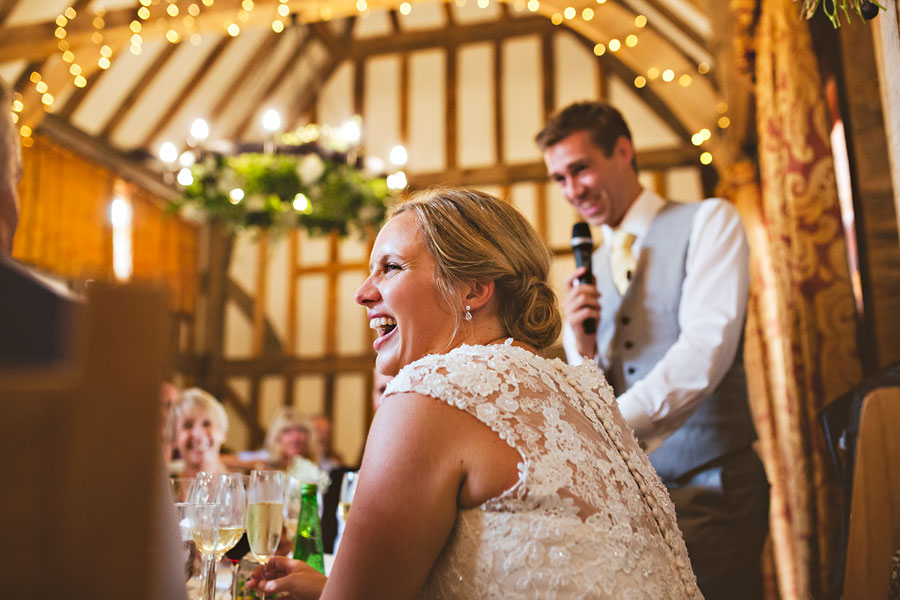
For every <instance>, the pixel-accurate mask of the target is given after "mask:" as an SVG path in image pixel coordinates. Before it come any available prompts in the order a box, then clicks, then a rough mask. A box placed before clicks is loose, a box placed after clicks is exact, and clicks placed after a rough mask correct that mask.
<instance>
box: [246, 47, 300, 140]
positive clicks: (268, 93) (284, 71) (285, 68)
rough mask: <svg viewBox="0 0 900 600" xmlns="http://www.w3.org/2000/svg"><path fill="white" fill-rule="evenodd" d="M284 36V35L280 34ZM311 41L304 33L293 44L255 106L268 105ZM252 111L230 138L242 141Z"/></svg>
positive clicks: (249, 122) (251, 120) (251, 118)
mask: <svg viewBox="0 0 900 600" xmlns="http://www.w3.org/2000/svg"><path fill="white" fill-rule="evenodd" d="M282 35H284V34H282ZM312 40H313V36H312V35H311V34H310V32H308V31H307V32H306V35H305V36H303V38H302V39H301V40H299V41H297V42H296V43H295V47H294V51H293V52H291V54H290V55H289V56H288V58H287V60H285V61H284V64H283V65H282V67H281V69H279V71H278V73H276V74H275V76H274V77H273V78H272V79H271V80H270V81H269V85H268V86H267V87H266V89H265V91H264V92H263V93H262V94H260V96H259V98H258V101H257V102H255V103H254V105H256V106H265V105H266V104H268V102H269V99H270V98H271V97H272V96H273V95H274V94H275V92H276V90H277V89H278V88H279V86H280V85H281V84H282V83H283V82H284V78H285V77H286V76H287V75H288V73H290V71H291V69H293V68H294V65H295V63H296V61H297V59H298V58H300V57H301V56H303V53H304V52H306V49H307V48H308V47H309V44H310V42H311V41H312ZM253 117H254V114H253V111H248V112H247V114H246V115H244V118H243V119H242V120H241V122H240V123H239V124H238V125H237V127H235V129H234V135H233V136H232V137H234V138H236V139H243V138H244V136H245V135H246V134H247V130H248V129H249V128H250V124H251V123H252V122H253Z"/></svg>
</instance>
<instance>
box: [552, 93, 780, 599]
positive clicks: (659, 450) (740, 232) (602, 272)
mask: <svg viewBox="0 0 900 600" xmlns="http://www.w3.org/2000/svg"><path fill="white" fill-rule="evenodd" d="M536 141H537V144H538V146H539V147H540V149H541V151H542V152H543V155H544V162H545V163H546V165H547V171H548V173H549V175H550V178H551V179H552V180H553V181H555V182H557V183H558V184H559V186H560V188H561V189H562V193H563V196H565V198H566V200H568V201H569V203H570V204H572V206H574V207H575V208H576V209H577V210H578V211H579V212H580V213H581V216H582V217H583V218H584V220H585V221H587V222H588V223H589V224H590V225H593V226H599V227H601V228H602V230H603V241H601V242H600V243H599V244H598V247H597V250H596V251H595V252H594V254H593V256H592V267H593V275H594V276H595V277H596V284H578V281H577V278H578V277H579V276H581V275H583V274H584V269H578V270H576V271H575V272H574V273H573V274H572V276H571V277H570V278H569V288H568V293H567V296H566V299H565V302H564V310H565V313H566V321H567V323H566V327H565V330H564V332H563V344H564V346H565V349H566V355H567V357H568V359H569V362H572V363H576V364H577V363H580V362H581V361H582V360H583V359H584V358H587V359H590V360H594V361H595V362H596V363H597V364H598V365H599V366H600V367H601V368H602V369H603V370H604V372H605V373H606V377H607V379H608V380H609V382H610V384H611V385H612V386H613V388H614V389H615V391H616V395H617V397H618V401H619V408H620V410H621V412H622V416H623V417H624V418H625V420H626V421H627V422H628V424H629V426H631V427H632V428H633V429H634V432H635V435H636V436H637V437H638V439H639V440H640V441H641V443H642V445H643V446H644V447H645V448H646V449H647V450H648V452H650V461H651V462H652V463H653V466H654V467H655V468H656V470H657V472H658V473H659V476H660V477H661V478H662V480H663V482H664V483H665V484H666V487H667V488H668V490H669V494H670V496H671V498H672V501H673V503H674V504H675V512H676V515H677V517H678V525H679V527H680V528H681V530H682V532H683V533H684V539H685V544H686V545H687V549H688V553H689V554H690V557H691V564H692V566H693V568H694V572H695V573H696V575H697V583H698V585H699V587H700V590H701V591H702V592H703V595H704V596H705V597H706V598H707V599H708V600H714V599H717V598H723V599H724V598H727V599H730V600H734V599H744V598H746V599H748V600H749V599H758V598H761V597H762V576H761V569H760V554H761V552H762V547H763V542H764V541H765V538H766V532H767V529H768V506H769V505H768V502H769V496H768V491H769V486H768V482H767V480H766V475H765V472H764V470H763V467H762V464H761V463H760V461H759V458H758V457H757V456H756V453H755V452H754V451H753V448H752V446H751V444H752V442H753V441H754V440H755V439H756V433H755V431H754V428H753V422H752V419H751V416H750V411H749V407H748V404H747V389H746V382H745V380H744V370H743V357H742V345H743V335H742V334H743V328H744V314H745V309H746V299H747V289H748V280H749V275H748V267H747V262H748V248H747V241H746V236H745V233H744V229H743V226H742V224H741V220H740V217H739V216H738V214H737V212H736V211H735V209H734V207H733V206H732V205H731V204H728V203H727V202H724V201H722V200H718V199H710V200H704V201H702V202H698V203H690V204H684V203H674V202H669V201H667V200H664V199H663V198H660V197H659V196H657V195H656V194H654V193H652V192H650V191H649V190H645V189H643V188H642V187H641V185H640V183H639V181H638V178H637V171H636V166H635V151H634V146H633V144H632V141H631V133H630V131H629V129H628V125H627V124H626V123H625V120H624V119H623V118H622V115H621V114H620V113H619V111H618V110H616V109H615V108H613V107H612V106H610V105H608V104H604V103H600V102H583V103H577V104H573V105H571V106H569V107H567V108H565V109H563V110H562V111H560V112H559V113H558V114H556V115H555V116H554V117H552V118H551V119H550V122H549V123H548V124H547V126H546V127H545V128H544V129H543V130H542V131H541V132H540V133H539V134H538V135H537V138H536ZM618 240H622V242H621V243H618ZM612 246H615V248H611V247H612ZM587 319H594V320H595V321H596V323H597V327H596V333H589V332H588V331H586V330H585V329H586V328H585V327H584V323H585V321H586V320H587Z"/></svg>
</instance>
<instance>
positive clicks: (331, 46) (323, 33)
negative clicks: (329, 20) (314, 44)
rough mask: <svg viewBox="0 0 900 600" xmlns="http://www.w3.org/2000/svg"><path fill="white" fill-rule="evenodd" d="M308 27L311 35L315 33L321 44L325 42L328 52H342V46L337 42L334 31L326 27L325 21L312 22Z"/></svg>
mask: <svg viewBox="0 0 900 600" xmlns="http://www.w3.org/2000/svg"><path fill="white" fill-rule="evenodd" d="M309 27H310V31H312V33H313V35H315V36H316V37H317V38H319V40H320V41H321V42H322V43H323V44H325V46H326V47H327V48H328V52H329V53H331V54H343V53H344V48H343V47H342V46H341V43H340V42H338V40H337V38H336V37H335V36H334V33H332V32H331V29H329V28H328V25H326V24H325V23H313V24H311V25H310V26H309Z"/></svg>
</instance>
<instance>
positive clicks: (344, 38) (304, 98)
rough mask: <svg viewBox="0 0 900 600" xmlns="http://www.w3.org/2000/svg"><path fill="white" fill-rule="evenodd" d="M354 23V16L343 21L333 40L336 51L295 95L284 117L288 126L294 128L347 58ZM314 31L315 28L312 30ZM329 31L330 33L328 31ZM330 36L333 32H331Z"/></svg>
mask: <svg viewBox="0 0 900 600" xmlns="http://www.w3.org/2000/svg"><path fill="white" fill-rule="evenodd" d="M355 25H356V18H355V17H349V18H347V20H346V22H345V23H344V31H343V33H342V35H341V40H340V42H338V41H337V40H336V41H335V44H336V46H335V47H336V48H337V50H338V53H336V54H335V53H332V54H330V55H329V57H328V60H326V61H325V64H324V65H323V66H322V68H321V69H319V72H318V74H317V75H316V76H315V77H313V84H312V85H310V86H307V87H305V88H304V89H302V90H301V91H300V94H299V95H298V96H297V99H296V100H295V101H294V102H293V104H292V106H293V107H294V109H293V110H292V111H291V114H289V115H288V117H287V119H285V124H286V125H287V126H288V127H289V128H292V129H293V128H296V125H297V121H299V119H300V116H301V115H303V114H305V113H306V112H307V111H309V109H310V107H312V106H313V104H314V103H315V100H316V98H317V97H318V95H319V91H320V90H321V89H322V86H324V85H325V83H326V82H327V81H328V80H329V79H330V78H331V75H332V74H333V73H334V71H335V70H336V69H337V68H338V66H340V64H341V62H343V61H344V59H346V58H349V52H348V51H347V48H348V47H349V46H350V45H351V42H352V40H353V27H354V26H355ZM314 31H315V30H314ZM329 33H331V32H330V31H329ZM332 37H334V36H333V34H332Z"/></svg>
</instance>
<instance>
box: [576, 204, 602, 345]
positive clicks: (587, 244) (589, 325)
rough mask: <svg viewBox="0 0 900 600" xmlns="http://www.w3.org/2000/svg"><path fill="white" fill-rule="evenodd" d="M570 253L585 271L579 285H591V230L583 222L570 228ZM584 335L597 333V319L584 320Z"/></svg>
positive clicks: (592, 243)
mask: <svg viewBox="0 0 900 600" xmlns="http://www.w3.org/2000/svg"><path fill="white" fill-rule="evenodd" d="M571 245H572V253H573V254H574V255H575V266H577V267H584V268H585V269H587V271H586V272H585V274H584V275H582V276H581V277H579V278H578V282H579V283H587V284H590V285H593V284H594V282H595V279H594V274H593V273H591V253H592V252H593V251H594V240H593V239H591V228H590V227H588V224H587V223H585V222H584V221H582V222H580V223H575V224H574V225H573V226H572V241H571ZM582 327H584V332H585V333H597V319H585V320H584V323H582Z"/></svg>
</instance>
